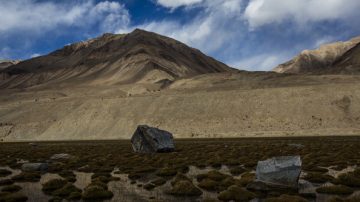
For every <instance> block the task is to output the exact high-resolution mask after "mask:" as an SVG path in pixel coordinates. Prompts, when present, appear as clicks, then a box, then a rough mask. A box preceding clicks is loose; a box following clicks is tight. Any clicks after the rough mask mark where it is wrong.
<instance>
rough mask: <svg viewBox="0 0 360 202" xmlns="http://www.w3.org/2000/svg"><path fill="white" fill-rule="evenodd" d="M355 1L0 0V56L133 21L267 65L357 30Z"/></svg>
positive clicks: (213, 51)
mask: <svg viewBox="0 0 360 202" xmlns="http://www.w3.org/2000/svg"><path fill="white" fill-rule="evenodd" d="M359 9H360V1H359V0H118V1H115V0H108V1H105V0H52V1H51V0H11V1H9V0H0V59H21V60H24V59H29V58H32V57H37V56H40V55H45V54H48V53H50V52H52V51H54V50H56V49H59V48H62V47H63V46H65V45H68V44H71V43H74V42H78V41H83V40H88V39H90V38H94V37H97V36H99V35H102V34H103V33H107V32H110V33H129V32H131V31H133V30H134V29H135V28H140V29H144V30H148V31H153V32H156V33H159V34H162V35H166V36H169V37H172V38H174V39H177V40H179V41H181V42H183V43H186V44H187V45H189V46H192V47H194V48H197V49H199V50H201V51H202V52H204V53H205V54H207V55H210V56H212V57H214V58H215V59H217V60H219V61H222V62H224V63H226V64H228V65H230V66H232V67H235V68H238V69H245V70H253V71H255V70H256V71H260V70H271V69H272V68H274V67H275V66H277V65H278V64H280V63H283V62H286V61H287V60H289V59H291V58H292V57H294V56H295V55H297V54H299V53H300V52H301V51H302V50H305V49H314V48H317V47H319V46H320V45H321V44H325V43H330V42H335V41H344V40H349V39H350V38H352V37H355V36H358V35H360V20H358V19H360V12H358V11H359Z"/></svg>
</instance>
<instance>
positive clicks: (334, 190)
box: [316, 185, 354, 195]
mask: <svg viewBox="0 0 360 202" xmlns="http://www.w3.org/2000/svg"><path fill="white" fill-rule="evenodd" d="M316 192H318V193H322V194H336V195H348V194H352V193H353V192H354V190H353V189H351V188H350V187H347V186H344V185H334V186H324V187H319V188H317V189H316Z"/></svg>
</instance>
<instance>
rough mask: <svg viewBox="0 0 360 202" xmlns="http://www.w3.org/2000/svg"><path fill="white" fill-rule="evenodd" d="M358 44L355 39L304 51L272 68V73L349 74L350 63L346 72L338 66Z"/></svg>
mask: <svg viewBox="0 0 360 202" xmlns="http://www.w3.org/2000/svg"><path fill="white" fill-rule="evenodd" d="M359 43H360V37H356V38H353V39H351V40H350V41H346V42H336V43H331V44H326V45H322V46H320V48H319V49H316V50H304V51H303V52H301V53H300V54H299V55H298V56H296V57H295V58H293V59H292V60H290V61H288V62H286V63H283V64H280V65H279V66H277V67H276V68H274V69H273V71H275V72H278V73H333V74H336V73H351V71H352V70H353V68H351V67H350V66H351V65H352V64H351V63H349V62H348V63H347V66H346V67H347V69H348V70H343V69H341V68H339V67H340V66H339V64H340V61H342V58H343V57H346V56H345V55H346V54H347V55H348V56H347V57H349V54H352V53H351V52H352V51H351V49H353V48H354V47H356V46H357V45H358V44H359ZM343 67H344V66H343ZM350 70H351V71H350Z"/></svg>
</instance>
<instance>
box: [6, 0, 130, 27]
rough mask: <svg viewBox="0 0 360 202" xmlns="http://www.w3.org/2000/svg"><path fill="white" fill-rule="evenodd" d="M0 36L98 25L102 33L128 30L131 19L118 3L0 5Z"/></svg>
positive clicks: (18, 1) (26, 0) (15, 1)
mask: <svg viewBox="0 0 360 202" xmlns="http://www.w3.org/2000/svg"><path fill="white" fill-rule="evenodd" d="M0 13H1V18H0V25H1V26H0V33H4V32H12V31H19V30H22V31H30V32H38V33H42V32H44V31H47V30H54V29H56V28H57V27H61V26H76V27H84V26H85V27H86V26H89V25H94V24H96V23H98V22H99V21H101V22H102V23H100V24H101V25H100V28H101V30H102V31H114V30H112V29H111V28H114V26H116V27H121V26H127V25H128V23H129V21H130V17H129V13H128V11H127V10H126V8H125V7H124V6H123V5H122V4H120V3H118V2H110V1H104V2H99V3H97V4H96V3H94V1H68V2H66V3H59V2H56V1H54V2H39V1H35V0H12V1H2V2H1V4H0Z"/></svg>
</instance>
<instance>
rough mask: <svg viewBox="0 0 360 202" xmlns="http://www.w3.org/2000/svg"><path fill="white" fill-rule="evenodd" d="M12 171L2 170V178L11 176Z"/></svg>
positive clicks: (0, 170) (0, 175)
mask: <svg viewBox="0 0 360 202" xmlns="http://www.w3.org/2000/svg"><path fill="white" fill-rule="evenodd" d="M11 173H12V172H11V171H10V170H7V169H0V177H6V176H8V175H11Z"/></svg>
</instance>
